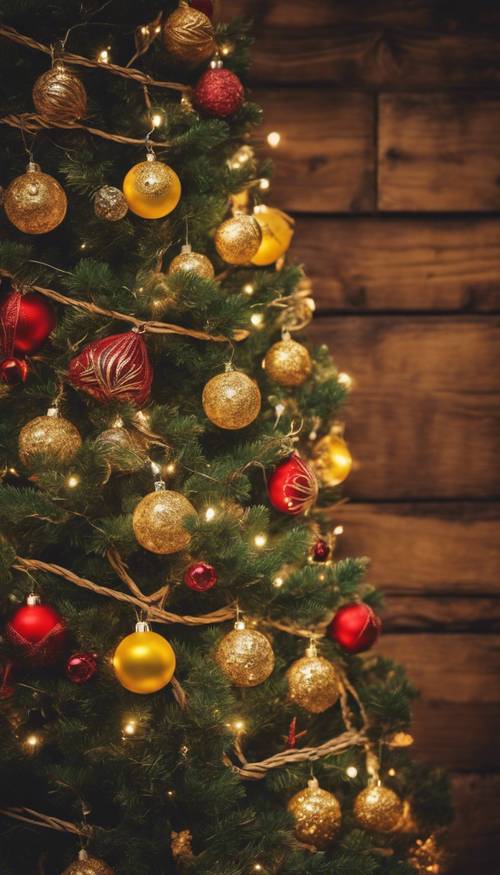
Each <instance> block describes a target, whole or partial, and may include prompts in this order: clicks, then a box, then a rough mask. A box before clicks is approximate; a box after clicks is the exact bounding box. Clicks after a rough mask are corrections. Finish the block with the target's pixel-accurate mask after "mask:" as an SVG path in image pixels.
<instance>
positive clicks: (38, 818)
mask: <svg viewBox="0 0 500 875" xmlns="http://www.w3.org/2000/svg"><path fill="white" fill-rule="evenodd" d="M0 814H3V815H4V817H11V818H13V819H14V820H21V821H23V823H29V824H30V826H40V827H43V828H44V829H55V830H57V832H69V833H72V834H73V835H77V836H84V837H87V836H89V835H90V834H91V833H92V827H90V826H85V825H81V826H77V824H76V823H70V822H69V821H68V820H61V818H59V817H53V816H51V815H49V814H42V812H40V811H35V810H34V809H33V808H0Z"/></svg>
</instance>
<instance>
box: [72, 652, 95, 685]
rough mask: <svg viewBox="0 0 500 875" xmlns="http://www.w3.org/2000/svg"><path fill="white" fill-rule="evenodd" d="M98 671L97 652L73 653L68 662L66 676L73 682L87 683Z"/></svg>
mask: <svg viewBox="0 0 500 875" xmlns="http://www.w3.org/2000/svg"><path fill="white" fill-rule="evenodd" d="M96 671H97V653H73V655H72V656H70V658H69V659H68V661H67V663H66V676H67V678H68V680H70V681H71V683H72V684H86V683H87V681H89V680H90V679H91V678H93V677H94V675H95V673H96Z"/></svg>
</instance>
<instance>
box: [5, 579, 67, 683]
mask: <svg viewBox="0 0 500 875" xmlns="http://www.w3.org/2000/svg"><path fill="white" fill-rule="evenodd" d="M7 634H8V636H9V638H10V640H11V642H12V644H14V645H15V646H16V647H19V649H20V650H22V651H23V657H24V659H25V660H26V661H27V662H29V663H31V664H32V665H34V666H39V667H44V666H49V665H53V664H54V663H55V662H57V660H58V659H59V658H60V656H61V654H62V651H63V650H64V646H65V644H66V628H65V626H64V622H63V619H62V617H61V616H60V614H58V612H57V611H56V610H55V608H53V607H51V606H50V605H44V604H42V603H41V601H40V598H39V597H38V596H36V595H33V594H31V595H29V596H28V598H27V599H26V604H25V605H23V606H22V607H21V608H18V609H17V611H16V612H15V614H14V616H13V617H11V619H10V621H9V623H8V624H7Z"/></svg>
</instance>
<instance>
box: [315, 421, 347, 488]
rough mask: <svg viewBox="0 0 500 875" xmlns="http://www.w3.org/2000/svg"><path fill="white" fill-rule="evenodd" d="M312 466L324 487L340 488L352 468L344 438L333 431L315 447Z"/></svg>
mask: <svg viewBox="0 0 500 875" xmlns="http://www.w3.org/2000/svg"><path fill="white" fill-rule="evenodd" d="M311 464H312V466H313V468H314V470H315V471H316V474H317V475H318V479H319V481H320V483H321V485H322V486H338V484H339V483H343V481H344V480H345V479H346V477H347V476H348V474H349V472H350V470H351V468H352V456H351V454H350V452H349V447H348V446H347V444H346V442H345V440H344V438H343V437H341V436H340V435H338V434H335V432H334V431H331V432H330V434H327V435H325V437H323V438H321V439H320V440H319V441H318V442H317V443H316V444H315V445H314V447H313V451H312V458H311Z"/></svg>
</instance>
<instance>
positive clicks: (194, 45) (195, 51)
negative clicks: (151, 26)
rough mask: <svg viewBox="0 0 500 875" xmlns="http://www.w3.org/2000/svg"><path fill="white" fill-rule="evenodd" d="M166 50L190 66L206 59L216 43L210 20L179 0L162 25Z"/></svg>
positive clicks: (212, 51)
mask: <svg viewBox="0 0 500 875" xmlns="http://www.w3.org/2000/svg"><path fill="white" fill-rule="evenodd" d="M163 39H164V41H165V46H166V48H167V51H168V52H170V54H171V55H173V56H174V58H177V60H179V61H183V62H184V63H186V64H189V65H190V66H193V67H194V66H197V65H198V64H201V63H203V61H208V59H209V58H211V57H212V55H213V54H214V53H215V51H216V49H217V45H216V42H215V34H214V29H213V26H212V22H211V21H210V19H209V18H208V16H207V15H205V14H204V13H203V12H200V11H199V10H198V9H193V8H192V7H191V6H189V5H188V3H187V2H184V0H181V2H180V3H179V7H178V9H176V10H175V11H174V12H172V14H171V15H169V17H168V18H167V20H166V22H165V24H164V26H163Z"/></svg>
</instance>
